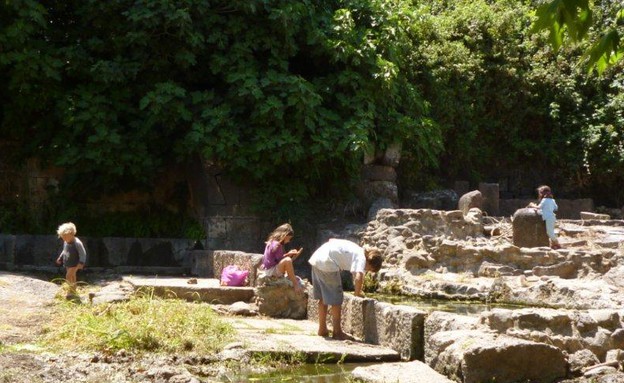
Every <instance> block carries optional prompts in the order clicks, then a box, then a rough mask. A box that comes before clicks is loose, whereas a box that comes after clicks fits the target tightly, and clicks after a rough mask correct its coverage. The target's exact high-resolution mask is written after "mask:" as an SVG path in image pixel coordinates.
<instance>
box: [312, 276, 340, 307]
mask: <svg viewBox="0 0 624 383" xmlns="http://www.w3.org/2000/svg"><path fill="white" fill-rule="evenodd" d="M312 285H313V286H314V291H313V297H314V299H320V300H321V301H322V303H323V304H326V305H330V306H338V305H341V304H342V302H343V301H344V292H343V290H342V278H341V277H340V271H330V272H327V271H321V270H319V269H317V268H315V267H312Z"/></svg>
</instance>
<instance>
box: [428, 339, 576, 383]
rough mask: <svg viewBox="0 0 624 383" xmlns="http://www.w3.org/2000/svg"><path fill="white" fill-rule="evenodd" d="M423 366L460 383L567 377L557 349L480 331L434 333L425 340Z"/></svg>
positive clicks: (562, 357)
mask: <svg viewBox="0 0 624 383" xmlns="http://www.w3.org/2000/svg"><path fill="white" fill-rule="evenodd" d="M425 362H426V363H427V364H429V365H430V366H431V367H432V368H433V369H434V370H436V371H438V372H440V373H442V374H444V375H446V376H447V377H449V378H451V379H453V380H456V381H460V382H463V383H481V382H491V381H495V382H500V383H506V382H509V383H511V382H523V381H531V382H543V383H550V382H553V381H555V380H556V379H558V378H563V377H565V376H566V374H567V361H566V358H565V355H564V353H563V351H562V350H560V349H558V348H557V347H554V346H551V345H548V344H545V343H538V342H532V341H527V340H523V339H519V338H514V337H510V336H506V335H499V334H496V333H492V332H485V331H480V330H455V331H442V332H438V333H435V334H434V335H433V336H431V337H430V338H429V339H427V346H426V355H425Z"/></svg>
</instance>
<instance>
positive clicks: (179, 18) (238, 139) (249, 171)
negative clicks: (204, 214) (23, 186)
mask: <svg viewBox="0 0 624 383" xmlns="http://www.w3.org/2000/svg"><path fill="white" fill-rule="evenodd" d="M410 11H411V9H410V8H409V7H408V5H407V3H406V2H386V1H375V0H362V1H313V0H305V1H297V2H293V1H288V0H281V1H280V0H265V1H253V2H250V1H246V0H240V1H239V0H234V1H230V0H228V1H199V0H176V1H165V0H157V1H127V0H125V1H124V0H116V1H106V2H101V1H94V0H86V1H56V0H47V1H41V2H39V1H29V0H7V1H5V2H4V6H3V8H2V11H0V12H1V15H0V19H1V20H2V21H3V23H2V29H1V30H0V44H1V45H2V50H1V51H0V68H1V69H2V73H4V75H3V76H5V78H6V79H7V81H6V86H3V87H2V89H0V92H1V94H2V100H3V104H2V111H1V113H2V115H1V117H2V125H1V129H2V131H3V132H4V133H5V137H9V139H10V140H12V141H13V142H15V143H16V145H15V147H16V148H17V150H16V152H15V153H13V154H14V155H15V157H16V158H17V159H23V158H27V157H30V156H34V157H38V158H42V159H45V160H47V161H48V163H52V164H55V165H58V166H62V167H65V168H67V169H69V170H70V174H69V176H68V177H67V180H68V181H70V184H71V185H73V186H74V187H75V186H79V189H80V190H81V192H83V193H86V194H88V195H92V194H97V193H102V192H104V193H106V192H108V191H111V190H119V188H120V187H122V188H126V189H128V188H135V187H150V185H151V184H152V182H153V181H154V179H155V177H156V176H157V175H158V172H159V171H160V170H161V169H162V168H163V166H164V165H166V164H171V163H183V162H184V161H187V160H189V159H190V158H193V156H196V155H198V154H199V155H201V157H202V158H203V159H204V160H205V161H208V162H212V163H215V164H218V165H219V166H221V167H222V168H224V169H225V170H226V171H227V172H228V173H229V174H230V175H232V176H235V177H237V178H238V179H241V180H247V181H251V182H253V183H254V184H255V185H256V186H257V187H258V188H260V190H262V191H263V192H262V193H260V195H262V196H266V197H269V196H270V197H269V198H267V199H268V200H271V201H275V200H281V199H282V198H283V199H285V200H293V199H294V200H295V201H300V200H302V199H304V198H307V197H309V196H310V195H314V194H318V193H320V192H322V191H326V190H332V188H326V187H325V185H328V184H331V183H332V182H333V181H335V180H341V179H344V178H345V177H346V175H348V174H352V173H353V172H351V171H350V169H353V168H354V166H356V165H357V164H358V163H360V162H361V159H362V155H363V153H364V151H365V150H370V148H374V147H381V148H383V147H384V146H385V145H387V144H389V143H392V142H394V141H397V140H399V141H405V142H409V143H410V145H411V146H410V147H411V149H413V150H414V153H416V155H417V156H418V157H419V158H421V159H422V161H423V162H427V161H433V160H434V159H435V154H436V148H439V142H440V138H439V134H438V132H437V130H436V129H435V126H433V125H432V124H431V123H430V121H429V120H428V119H427V103H426V102H425V101H424V100H423V98H422V95H421V94H420V93H419V91H418V89H417V87H415V86H414V85H413V83H412V82H411V72H410V66H409V64H410V63H409V62H408V61H407V60H406V54H407V53H408V52H409V51H410V49H411V40H410V39H409V36H407V31H408V29H409V27H410V22H411V19H410V17H411V16H410ZM284 177H288V186H287V187H285V186H284V185H280V183H281V180H282V179H283V178H284ZM68 187H69V185H68ZM70 190H71V189H70ZM74 190H75V189H74Z"/></svg>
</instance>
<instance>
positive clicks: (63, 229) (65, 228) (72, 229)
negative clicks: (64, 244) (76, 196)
mask: <svg viewBox="0 0 624 383" xmlns="http://www.w3.org/2000/svg"><path fill="white" fill-rule="evenodd" d="M56 234H58V236H59V238H60V237H61V236H63V235H66V234H72V235H76V225H74V224H73V223H71V222H66V223H64V224H62V225H61V226H59V227H58V229H56Z"/></svg>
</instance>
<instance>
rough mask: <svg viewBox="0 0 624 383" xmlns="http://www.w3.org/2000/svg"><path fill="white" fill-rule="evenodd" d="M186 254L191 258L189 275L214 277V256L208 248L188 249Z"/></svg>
mask: <svg viewBox="0 0 624 383" xmlns="http://www.w3.org/2000/svg"><path fill="white" fill-rule="evenodd" d="M187 256H188V257H189V258H190V260H191V275H194V276H196V277H200V278H214V277H215V274H214V258H213V254H212V251H210V250H189V251H188V252H187Z"/></svg>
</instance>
